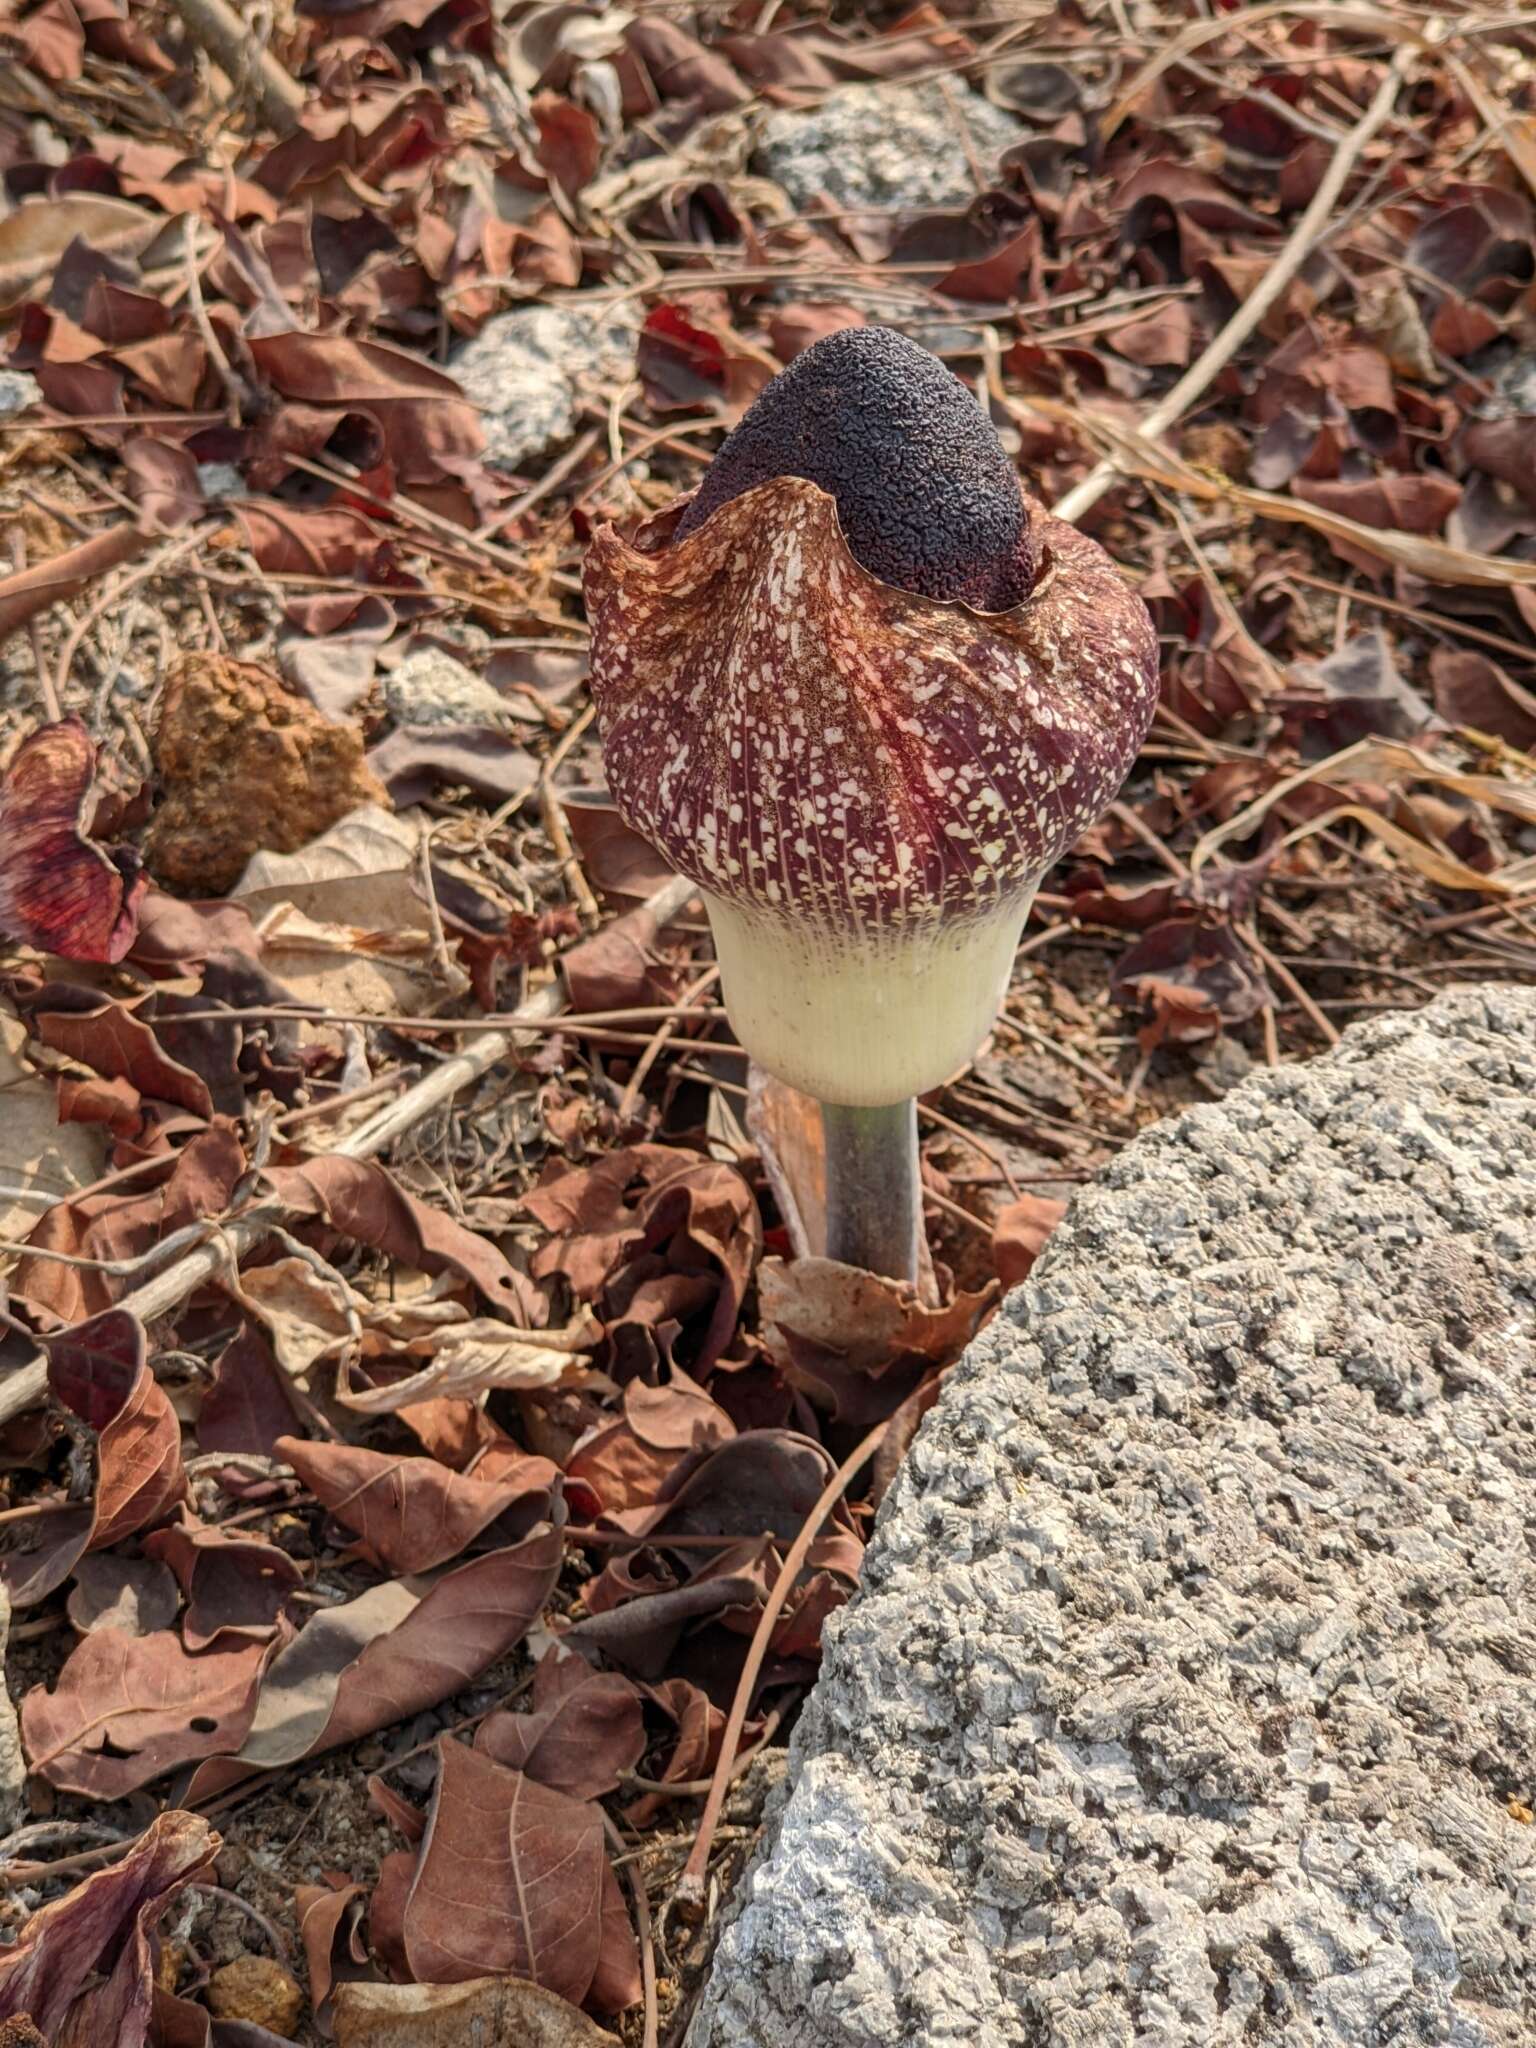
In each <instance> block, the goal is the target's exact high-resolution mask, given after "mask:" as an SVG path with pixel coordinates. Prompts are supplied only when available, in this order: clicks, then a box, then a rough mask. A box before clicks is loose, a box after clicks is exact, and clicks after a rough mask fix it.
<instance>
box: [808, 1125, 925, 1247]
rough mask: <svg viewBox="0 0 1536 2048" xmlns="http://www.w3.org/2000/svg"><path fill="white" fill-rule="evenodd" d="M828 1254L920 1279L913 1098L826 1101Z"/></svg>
mask: <svg viewBox="0 0 1536 2048" xmlns="http://www.w3.org/2000/svg"><path fill="white" fill-rule="evenodd" d="M821 1127H822V1131H823V1134H824V1136H825V1140H826V1154H827V1257H828V1258H829V1259H840V1260H842V1262H843V1263H844V1265H848V1266H862V1267H863V1268H864V1269H865V1270H866V1271H867V1272H870V1273H884V1274H886V1275H887V1276H888V1277H889V1278H891V1279H893V1280H908V1281H911V1282H912V1283H913V1284H914V1285H915V1284H916V1282H917V1257H918V1245H919V1242H920V1238H921V1232H922V1227H923V1195H922V1185H921V1182H920V1180H919V1177H918V1165H917V1103H916V1101H915V1100H913V1099H911V1098H909V1099H908V1100H907V1101H905V1102H893V1103H889V1104H882V1105H881V1106H880V1107H879V1108H877V1109H851V1108H849V1107H847V1106H846V1105H845V1104H842V1103H836V1102H824V1103H823V1104H822V1105H821Z"/></svg>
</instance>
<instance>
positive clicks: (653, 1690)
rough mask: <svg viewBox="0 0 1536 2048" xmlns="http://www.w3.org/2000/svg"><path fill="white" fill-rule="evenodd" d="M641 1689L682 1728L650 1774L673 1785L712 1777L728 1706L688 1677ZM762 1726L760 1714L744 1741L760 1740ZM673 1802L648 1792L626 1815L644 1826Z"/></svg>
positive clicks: (745, 1732) (744, 1734) (632, 1822)
mask: <svg viewBox="0 0 1536 2048" xmlns="http://www.w3.org/2000/svg"><path fill="white" fill-rule="evenodd" d="M641 1691H642V1692H643V1693H644V1695H645V1697H646V1698H647V1699H648V1700H649V1701H650V1702H651V1704H652V1706H654V1707H658V1708H660V1710H661V1712H662V1713H663V1714H665V1715H666V1716H667V1718H668V1720H669V1721H672V1722H673V1723H674V1724H675V1725H676V1729H677V1734H676V1736H675V1738H674V1740H673V1742H672V1744H671V1746H670V1749H669V1750H668V1752H667V1754H666V1756H665V1758H664V1760H663V1761H662V1762H661V1764H660V1766H659V1767H658V1766H657V1765H656V1764H654V1763H653V1764H652V1765H651V1766H650V1768H649V1769H648V1771H647V1776H649V1777H656V1778H660V1779H661V1780H662V1781H663V1783H665V1784H668V1785H690V1784H693V1783H695V1782H696V1781H697V1780H699V1779H703V1778H707V1777H708V1776H709V1775H710V1773H711V1772H712V1771H713V1770H714V1768H715V1765H716V1764H717V1763H718V1762H719V1760H720V1743H721V1739H722V1737H723V1736H724V1734H725V1713H724V1710H723V1709H722V1708H720V1707H717V1706H716V1705H715V1704H714V1703H713V1701H712V1700H711V1699H710V1697H709V1695H708V1694H707V1693H705V1692H701V1691H700V1689H699V1688H698V1686H696V1685H691V1684H690V1683H689V1681H688V1680H687V1679H686V1678H668V1679H666V1680H665V1681H664V1682H663V1683H661V1684H660V1685H645V1686H642V1687H641ZM762 1729H763V1724H762V1722H761V1721H760V1720H752V1721H747V1722H746V1723H745V1724H744V1725H743V1727H742V1731H741V1743H742V1747H743V1748H745V1747H746V1746H747V1745H748V1744H750V1743H753V1742H755V1741H756V1740H757V1739H758V1737H759V1736H760V1735H761V1734H762ZM673 1803H674V1802H673V1801H672V1800H670V1799H666V1798H663V1797H662V1796H661V1795H660V1794H659V1793H654V1792H647V1793H642V1795H641V1796H640V1798H639V1799H637V1800H635V1801H634V1803H633V1804H632V1805H630V1806H629V1807H627V1808H626V1809H625V1814H624V1818H625V1819H626V1820H627V1821H628V1822H629V1824H630V1825H631V1826H632V1827H644V1826H645V1825H646V1823H647V1821H650V1820H652V1819H654V1818H655V1816H656V1815H657V1814H658V1813H664V1812H666V1811H668V1810H669V1809H670V1808H671V1806H672V1805H673Z"/></svg>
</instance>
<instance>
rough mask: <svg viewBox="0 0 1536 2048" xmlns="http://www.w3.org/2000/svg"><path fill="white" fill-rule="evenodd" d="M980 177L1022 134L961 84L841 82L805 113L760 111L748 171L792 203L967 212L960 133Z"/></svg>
mask: <svg viewBox="0 0 1536 2048" xmlns="http://www.w3.org/2000/svg"><path fill="white" fill-rule="evenodd" d="M962 125H963V128H964V131H965V134H966V136H967V137H968V138H969V140H970V144H971V151H972V153H973V154H974V155H975V157H976V160H977V162H978V164H979V165H980V167H981V169H982V171H983V172H984V173H985V174H987V175H988V176H989V177H990V175H991V174H992V172H993V171H995V169H996V167H997V162H998V159H999V158H1000V157H1001V156H1002V154H1003V151H1004V150H1005V149H1011V148H1012V147H1013V145H1014V144H1015V143H1018V142H1022V141H1023V140H1024V137H1025V135H1026V134H1027V132H1028V131H1027V130H1026V129H1025V128H1024V126H1023V125H1022V123H1021V122H1019V121H1018V120H1017V119H1016V118H1015V116H1014V115H1012V114H1009V113H1006V112H1005V111H1004V110H1003V109H1002V108H1001V107H994V106H993V104H992V102H991V101H990V100H985V99H983V98H982V96H981V94H980V93H978V92H973V91H972V90H971V88H970V87H969V86H967V85H961V84H959V83H957V82H954V81H940V80H938V79H929V80H927V81H926V82H924V83H923V84H921V85H899V84H880V85H845V86H843V87H842V88H841V89H840V90H839V91H837V92H834V93H829V94H828V95H827V97H826V98H825V99H824V100H823V101H822V102H821V104H820V106H818V107H813V108H811V109H810V110H809V111H807V112H792V111H790V110H789V109H784V110H781V111H780V112H778V113H775V114H770V115H769V117H768V119H767V120H766V121H765V122H764V123H763V128H762V133H761V134H760V136H759V138H758V145H757V152H756V155H755V157H754V159H753V164H754V168H755V169H757V170H758V171H760V172H761V173H762V175H763V176H764V177H766V178H771V179H772V180H773V181H774V183H775V184H776V185H780V186H782V187H783V189H784V190H785V191H786V192H787V193H788V194H789V196H790V198H791V199H792V200H793V201H794V202H795V204H796V205H797V206H800V207H808V206H811V205H812V204H814V202H815V201H816V200H817V199H818V198H825V199H827V200H829V201H830V202H831V203H832V205H834V206H846V207H853V208H862V207H867V208H869V209H870V210H871V211H886V210H891V209H899V210H900V211H901V212H902V213H922V212H924V211H926V210H927V209H928V208H930V207H945V208H947V207H964V206H969V204H970V203H971V201H972V200H973V199H974V198H975V197H976V196H977V185H976V179H975V177H974V176H973V175H972V172H971V165H970V160H969V157H968V156H967V153H966V150H965V148H964V147H963V145H962V140H961V128H962Z"/></svg>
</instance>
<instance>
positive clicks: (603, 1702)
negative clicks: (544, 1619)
mask: <svg viewBox="0 0 1536 2048" xmlns="http://www.w3.org/2000/svg"><path fill="white" fill-rule="evenodd" d="M475 1747H476V1749H480V1750H483V1751H484V1752H485V1754H486V1755H487V1756H489V1757H493V1758H494V1759H495V1760H496V1762H497V1763H499V1764H505V1765H506V1766H507V1768H508V1769H509V1770H514V1771H524V1772H526V1773H527V1775H528V1776H529V1777H530V1778H536V1779H537V1780H538V1782H539V1783H540V1784H541V1785H548V1786H550V1787H551V1788H552V1789H553V1790H554V1791H556V1792H564V1793H566V1794H568V1795H569V1796H570V1797H571V1798H572V1799H602V1798H604V1797H606V1795H607V1794H608V1793H610V1792H612V1791H613V1790H614V1789H615V1788H616V1787H617V1785H618V1782H619V1775H620V1773H621V1772H623V1771H632V1770H633V1769H634V1767H635V1765H636V1764H637V1763H638V1762H639V1761H640V1757H641V1754H642V1752H643V1751H644V1749H645V1725H644V1722H643V1720H642V1717H641V1713H640V1698H639V1695H638V1693H637V1692H636V1691H635V1688H634V1686H633V1685H632V1684H631V1682H630V1681H629V1679H627V1678H625V1677H623V1676H621V1674H620V1673H619V1672H617V1671H594V1670H593V1669H592V1667H591V1665H590V1664H588V1663H587V1661H586V1659H585V1658H584V1657H580V1656H578V1655H576V1654H575V1653H574V1652H571V1651H563V1650H561V1649H560V1648H559V1647H558V1646H556V1647H555V1648H553V1649H549V1650H546V1651H545V1653H544V1655H543V1657H542V1658H541V1659H540V1662H539V1667H538V1669H537V1671H536V1672H535V1673H534V1676H533V1710H532V1712H531V1713H527V1714H512V1713H507V1712H505V1711H503V1712H500V1713H495V1714H491V1715H488V1716H487V1718H486V1719H485V1720H484V1721H482V1722H481V1724H480V1727H479V1730H478V1732H477V1734H476V1736H475Z"/></svg>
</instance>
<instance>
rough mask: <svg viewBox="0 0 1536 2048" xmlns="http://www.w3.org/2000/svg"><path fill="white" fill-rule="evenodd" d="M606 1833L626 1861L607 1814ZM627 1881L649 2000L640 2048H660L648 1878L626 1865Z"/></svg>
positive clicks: (654, 1954) (604, 1830)
mask: <svg viewBox="0 0 1536 2048" xmlns="http://www.w3.org/2000/svg"><path fill="white" fill-rule="evenodd" d="M599 1810H601V1809H599ZM603 1833H604V1834H605V1835H606V1836H607V1837H608V1846H609V1848H610V1849H612V1850H613V1851H614V1853H615V1855H617V1856H619V1857H621V1858H622V1856H623V1854H624V1848H625V1843H624V1837H623V1836H622V1835H621V1834H620V1833H619V1831H618V1829H617V1828H616V1827H615V1826H614V1824H613V1821H612V1820H611V1819H610V1818H609V1816H608V1815H607V1814H606V1813H605V1814H603ZM624 1880H625V1883H626V1884H627V1885H628V1886H629V1896H630V1898H631V1900H632V1901H633V1903H634V1908H635V1926H636V1928H637V1930H638V1932H639V1936H640V1982H641V1986H642V1988H643V1994H644V1998H645V2031H644V2033H643V2035H642V2037H641V2042H640V2048H657V2043H658V2042H659V2041H660V2039H661V2018H660V2014H659V2013H658V2011H657V2006H656V1941H655V1937H654V1936H653V1934H652V1933H651V1902H650V1899H649V1898H648V1897H647V1896H646V1890H645V1879H644V1877H643V1876H642V1875H641V1873H640V1871H639V1870H638V1869H637V1868H636V1867H635V1865H634V1864H625V1866H624Z"/></svg>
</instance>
